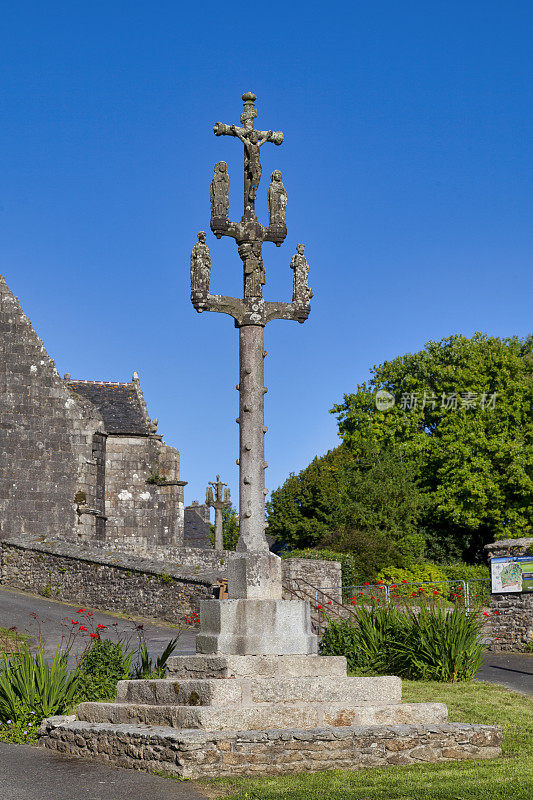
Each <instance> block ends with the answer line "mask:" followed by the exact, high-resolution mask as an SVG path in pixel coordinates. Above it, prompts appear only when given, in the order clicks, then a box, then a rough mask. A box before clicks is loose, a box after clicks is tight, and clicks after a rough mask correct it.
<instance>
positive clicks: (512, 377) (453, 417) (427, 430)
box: [332, 333, 533, 560]
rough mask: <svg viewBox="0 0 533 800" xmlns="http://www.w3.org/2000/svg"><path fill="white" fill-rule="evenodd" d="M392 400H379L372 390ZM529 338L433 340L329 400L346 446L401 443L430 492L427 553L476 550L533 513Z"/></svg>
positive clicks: (526, 522)
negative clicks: (380, 403) (386, 404)
mask: <svg viewBox="0 0 533 800" xmlns="http://www.w3.org/2000/svg"><path fill="white" fill-rule="evenodd" d="M379 390H384V391H386V392H388V393H390V395H392V396H393V398H394V399H395V401H396V402H395V404H394V406H393V407H392V408H390V409H389V410H386V411H384V410H379V409H378V408H377V407H376V392H377V391H379ZM532 409H533V337H532V336H529V337H527V338H525V339H520V338H518V337H512V338H509V339H499V338H497V337H488V336H486V335H485V334H481V333H476V334H475V335H474V336H473V337H472V338H467V337H465V336H462V335H455V336H451V337H449V338H446V339H443V340H442V341H440V342H435V341H430V342H429V343H428V344H427V345H426V346H425V348H424V349H423V350H421V351H420V352H418V353H414V354H411V353H408V354H406V355H404V356H400V357H398V358H395V359H394V360H392V361H387V362H385V363H384V364H381V365H380V366H376V367H374V368H373V369H372V378H371V380H370V381H368V383H363V384H361V385H359V386H358V387H357V391H356V392H354V393H352V394H347V395H345V396H344V402H343V403H341V404H339V405H336V406H334V408H333V409H332V413H334V414H336V415H337V418H338V422H339V433H340V436H341V437H342V439H343V442H344V444H345V446H346V447H347V448H348V449H349V450H351V451H354V452H359V451H361V450H363V449H365V448H367V447H368V445H369V443H372V444H373V445H374V446H375V447H376V448H377V449H378V450H379V451H383V450H386V449H387V448H391V447H392V448H393V449H394V450H396V451H398V450H399V451H401V452H402V453H403V455H404V458H405V461H406V463H409V464H410V465H411V467H412V468H414V469H415V471H416V474H417V476H418V478H419V481H420V486H421V488H422V490H423V492H424V494H425V496H426V498H427V505H426V508H425V511H424V513H423V514H422V517H421V524H422V528H423V529H424V530H425V535H426V540H427V544H428V552H429V555H431V556H433V557H436V558H440V559H444V558H448V559H449V558H450V557H451V558H454V557H455V558H466V559H467V560H475V559H476V558H477V559H480V558H482V553H483V545H484V544H485V543H487V542H489V541H492V540H493V539H495V538H507V537H517V536H521V535H524V534H526V533H527V532H528V531H529V530H530V529H531V526H532V521H533V414H532Z"/></svg>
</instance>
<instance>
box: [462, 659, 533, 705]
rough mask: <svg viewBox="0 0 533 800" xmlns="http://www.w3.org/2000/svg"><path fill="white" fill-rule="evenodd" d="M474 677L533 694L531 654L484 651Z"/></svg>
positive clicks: (532, 661) (532, 662) (532, 660)
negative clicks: (482, 658)
mask: <svg viewBox="0 0 533 800" xmlns="http://www.w3.org/2000/svg"><path fill="white" fill-rule="evenodd" d="M476 678H477V680H481V681H490V682H491V683H502V684H503V685H504V686H507V687H508V688H509V689H514V691H515V692H522V693H523V694H529V695H532V696H533V654H531V655H530V654H526V653H486V654H485V663H484V664H483V666H482V667H481V669H480V670H479V672H478V673H477V675H476Z"/></svg>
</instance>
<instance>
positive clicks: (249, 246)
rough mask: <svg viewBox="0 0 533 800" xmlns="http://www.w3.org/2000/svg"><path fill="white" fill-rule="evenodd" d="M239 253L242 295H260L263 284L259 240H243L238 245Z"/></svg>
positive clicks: (263, 268)
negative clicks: (242, 268) (241, 265)
mask: <svg viewBox="0 0 533 800" xmlns="http://www.w3.org/2000/svg"><path fill="white" fill-rule="evenodd" d="M239 255H240V257H241V258H242V261H243V264H244V296H245V297H261V296H262V294H263V292H262V288H261V287H262V286H264V285H265V265H264V262H263V254H262V248H261V242H243V243H242V244H240V245H239Z"/></svg>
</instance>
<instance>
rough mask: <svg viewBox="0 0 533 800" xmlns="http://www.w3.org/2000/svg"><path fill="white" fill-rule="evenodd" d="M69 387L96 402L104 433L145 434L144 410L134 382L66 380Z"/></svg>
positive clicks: (147, 426) (146, 425) (147, 425)
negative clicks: (102, 421)
mask: <svg viewBox="0 0 533 800" xmlns="http://www.w3.org/2000/svg"><path fill="white" fill-rule="evenodd" d="M69 386H70V389H71V390H72V391H73V392H74V393H75V394H78V395H81V396H82V397H84V398H85V399H86V400H90V402H91V403H93V405H95V406H96V408H97V409H98V411H99V412H100V414H101V415H102V418H103V420H104V425H105V429H106V432H107V433H122V434H130V435H133V436H148V435H149V433H150V428H149V423H148V420H147V414H146V411H145V409H143V403H142V401H141V398H142V395H141V396H139V395H140V392H139V391H138V390H137V387H136V386H135V384H134V383H108V382H104V381H101V382H100V381H73V380H70V381H69Z"/></svg>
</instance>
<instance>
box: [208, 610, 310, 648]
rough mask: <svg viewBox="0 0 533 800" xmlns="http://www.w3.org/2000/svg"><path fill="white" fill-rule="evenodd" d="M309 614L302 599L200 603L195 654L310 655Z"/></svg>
mask: <svg viewBox="0 0 533 800" xmlns="http://www.w3.org/2000/svg"><path fill="white" fill-rule="evenodd" d="M317 649H318V644H317V637H316V636H315V634H313V633H312V632H311V611H310V607H309V603H308V602H307V601H305V600H203V601H202V602H201V603H200V633H199V634H198V636H197V638H196V651H197V653H213V654H215V653H221V654H228V655H285V654H302V655H305V654H313V653H316V652H317Z"/></svg>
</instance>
